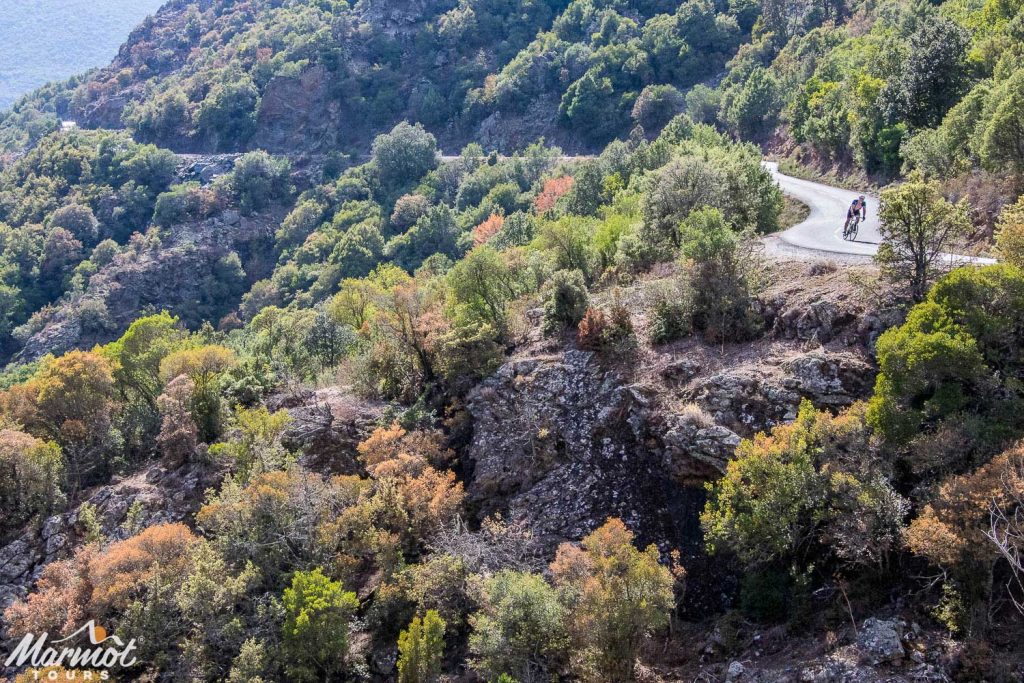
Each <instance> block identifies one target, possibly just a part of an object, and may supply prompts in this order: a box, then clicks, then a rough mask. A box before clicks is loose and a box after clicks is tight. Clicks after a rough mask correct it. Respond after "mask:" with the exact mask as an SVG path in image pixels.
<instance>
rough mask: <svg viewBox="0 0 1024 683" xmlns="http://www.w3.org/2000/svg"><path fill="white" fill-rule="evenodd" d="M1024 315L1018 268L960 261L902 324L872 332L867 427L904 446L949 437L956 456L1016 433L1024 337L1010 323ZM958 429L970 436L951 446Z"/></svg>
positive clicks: (1023, 282)
mask: <svg viewBox="0 0 1024 683" xmlns="http://www.w3.org/2000/svg"><path fill="white" fill-rule="evenodd" d="M1022 315H1024V272H1022V271H1021V270H1019V269H1018V268H1016V267H1014V266H1012V265H1009V264H999V265H994V266H985V267H983V268H961V269H958V270H955V271H953V272H952V273H950V274H949V275H947V276H946V277H944V278H943V279H941V280H939V282H937V283H936V284H935V286H934V287H933V288H932V290H931V291H930V292H929V293H928V298H927V300H926V301H925V302H923V303H921V304H918V305H917V306H915V307H914V308H913V309H911V311H910V314H909V315H908V316H907V321H906V322H905V323H904V324H903V325H901V326H899V327H896V328H893V329H891V330H888V331H887V332H885V333H884V334H883V335H882V336H881V337H879V339H878V343H877V347H876V348H877V355H878V364H879V370H880V372H879V374H878V378H877V379H876V382H875V392H874V396H873V397H872V399H871V402H870V409H869V411H868V419H869V421H870V422H871V424H872V426H873V427H874V428H875V429H876V430H877V431H878V432H879V433H880V434H882V435H883V436H885V437H886V438H887V439H889V440H891V441H893V442H894V443H900V444H903V443H907V442H908V441H911V440H912V439H920V438H922V436H921V435H923V434H933V433H934V434H939V435H941V439H940V440H937V441H936V440H931V441H929V440H928V439H925V441H924V442H923V443H924V447H925V450H933V451H937V450H941V448H942V447H943V443H942V442H949V444H950V446H948V448H951V449H952V450H953V451H954V452H953V453H951V454H950V457H952V458H953V459H954V461H955V462H956V461H959V462H962V461H964V460H965V459H966V458H968V457H969V456H970V455H971V452H972V451H973V450H977V449H980V450H981V451H982V452H984V451H985V450H990V449H992V448H996V447H998V446H999V445H1000V443H1001V442H1002V441H1004V440H1005V439H1008V438H1013V437H1015V436H1016V435H1018V434H1019V432H1020V430H1021V428H1022V427H1024V420H1022V419H1021V417H1020V415H1021V390H1020V388H1019V386H1018V382H1019V380H1018V378H1019V377H1020V376H1021V373H1022V371H1024V355H1022V352H1021V348H1022V344H1024V337H1022V334H1021V331H1020V328H1019V326H1018V325H1017V324H1016V322H1015V321H1017V320H1019V319H1020V318H1021V316H1022ZM979 421H980V424H978V422H979ZM964 430H967V433H971V434H974V438H972V439H970V441H968V442H966V443H962V442H961V445H960V446H956V445H955V444H957V443H958V440H960V439H962V438H963V436H964ZM912 457H914V458H915V459H918V460H924V461H933V460H941V458H936V456H935V455H934V454H931V453H919V454H918V453H912ZM912 464H914V463H912ZM940 464H941V463H940ZM923 467H927V465H926V464H925V465H920V466H917V468H918V469H921V468H923Z"/></svg>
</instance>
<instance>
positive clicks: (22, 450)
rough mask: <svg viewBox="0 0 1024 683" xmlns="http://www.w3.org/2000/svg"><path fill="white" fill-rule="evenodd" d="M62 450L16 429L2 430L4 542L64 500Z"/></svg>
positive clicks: (0, 533)
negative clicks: (10, 534)
mask: <svg viewBox="0 0 1024 683" xmlns="http://www.w3.org/2000/svg"><path fill="white" fill-rule="evenodd" d="M63 460H64V459H63V456H62V454H61V451H60V447H59V446H58V445H57V444H55V443H53V442H52V441H51V442H45V441H42V440H41V439H37V438H35V437H33V436H30V435H28V434H26V433H24V432H21V431H17V430H14V429H0V539H4V538H6V536H7V535H8V534H9V533H11V532H12V531H16V530H17V529H18V528H19V527H20V526H21V525H22V524H24V523H25V522H27V521H29V520H31V519H33V518H34V517H36V516H37V515H47V514H49V513H50V511H52V510H54V509H55V508H57V507H58V506H59V505H60V504H61V503H62V499H63V494H62V493H61V483H62V479H63V472H64V461H63Z"/></svg>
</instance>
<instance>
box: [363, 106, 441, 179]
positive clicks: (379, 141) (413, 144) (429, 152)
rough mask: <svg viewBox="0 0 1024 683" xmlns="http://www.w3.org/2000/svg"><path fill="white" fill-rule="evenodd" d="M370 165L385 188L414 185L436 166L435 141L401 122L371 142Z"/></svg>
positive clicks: (428, 134) (430, 136) (417, 127)
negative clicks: (371, 161) (371, 159)
mask: <svg viewBox="0 0 1024 683" xmlns="http://www.w3.org/2000/svg"><path fill="white" fill-rule="evenodd" d="M372 154H373V162H374V164H375V165H376V167H377V172H378V173H379V174H380V179H381V182H382V183H383V184H384V185H385V187H389V188H399V187H402V186H405V185H408V184H410V183H413V182H415V181H417V180H419V179H420V178H422V177H423V176H424V175H426V174H427V172H428V171H430V170H431V169H433V168H435V167H436V166H437V140H436V139H435V138H434V136H433V135H431V134H430V133H428V132H427V131H426V130H424V129H423V126H421V125H419V124H416V125H410V124H409V123H408V122H407V121H402V122H401V123H399V124H398V125H397V126H395V127H394V128H392V129H391V132H390V133H386V134H384V135H378V136H377V138H376V139H375V140H374V141H373V149H372Z"/></svg>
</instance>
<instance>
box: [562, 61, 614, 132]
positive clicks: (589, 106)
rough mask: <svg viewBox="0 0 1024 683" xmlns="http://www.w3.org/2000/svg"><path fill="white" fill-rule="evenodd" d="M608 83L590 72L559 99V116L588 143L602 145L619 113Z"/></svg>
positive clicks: (593, 69)
mask: <svg viewBox="0 0 1024 683" xmlns="http://www.w3.org/2000/svg"><path fill="white" fill-rule="evenodd" d="M616 105H617V98H616V97H615V89H614V87H613V86H612V81H611V79H610V78H608V77H607V76H601V75H600V71H599V70H598V69H596V68H591V69H590V70H588V71H587V72H586V73H585V74H583V76H582V77H581V78H580V79H579V80H578V81H576V82H575V83H573V84H572V85H570V86H569V87H568V89H566V91H565V94H564V95H563V96H562V103H561V106H560V108H559V110H560V111H561V113H562V116H564V117H565V119H566V120H567V121H568V122H569V123H570V124H571V125H572V126H573V128H574V129H576V130H579V131H580V132H581V134H582V135H584V136H585V137H586V138H587V139H588V140H590V141H592V142H605V141H607V140H608V138H609V137H611V135H612V133H613V131H614V130H615V127H616V125H618V123H619V121H620V119H621V118H622V117H621V112H620V111H619V110H618V107H617V106H616Z"/></svg>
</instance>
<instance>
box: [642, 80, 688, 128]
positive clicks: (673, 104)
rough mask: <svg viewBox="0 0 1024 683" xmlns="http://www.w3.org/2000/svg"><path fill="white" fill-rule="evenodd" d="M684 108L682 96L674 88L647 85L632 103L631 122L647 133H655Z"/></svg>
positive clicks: (684, 102) (684, 103)
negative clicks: (634, 122)
mask: <svg viewBox="0 0 1024 683" xmlns="http://www.w3.org/2000/svg"><path fill="white" fill-rule="evenodd" d="M685 106H686V101H685V100H684V98H683V94H682V93H681V92H679V90H677V89H676V88H675V87H673V86H671V85H648V86H647V87H645V88H644V89H643V90H642V91H641V92H640V96H639V97H638V98H636V102H634V103H633V114H632V115H633V120H634V121H636V122H637V123H638V124H640V125H641V126H643V127H644V130H646V131H648V132H652V131H656V130H657V129H659V128H661V127H662V126H664V125H665V124H666V123H668V122H669V121H670V120H671V119H672V117H673V116H675V115H676V114H678V113H679V112H681V111H683V108H684V107H685Z"/></svg>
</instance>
